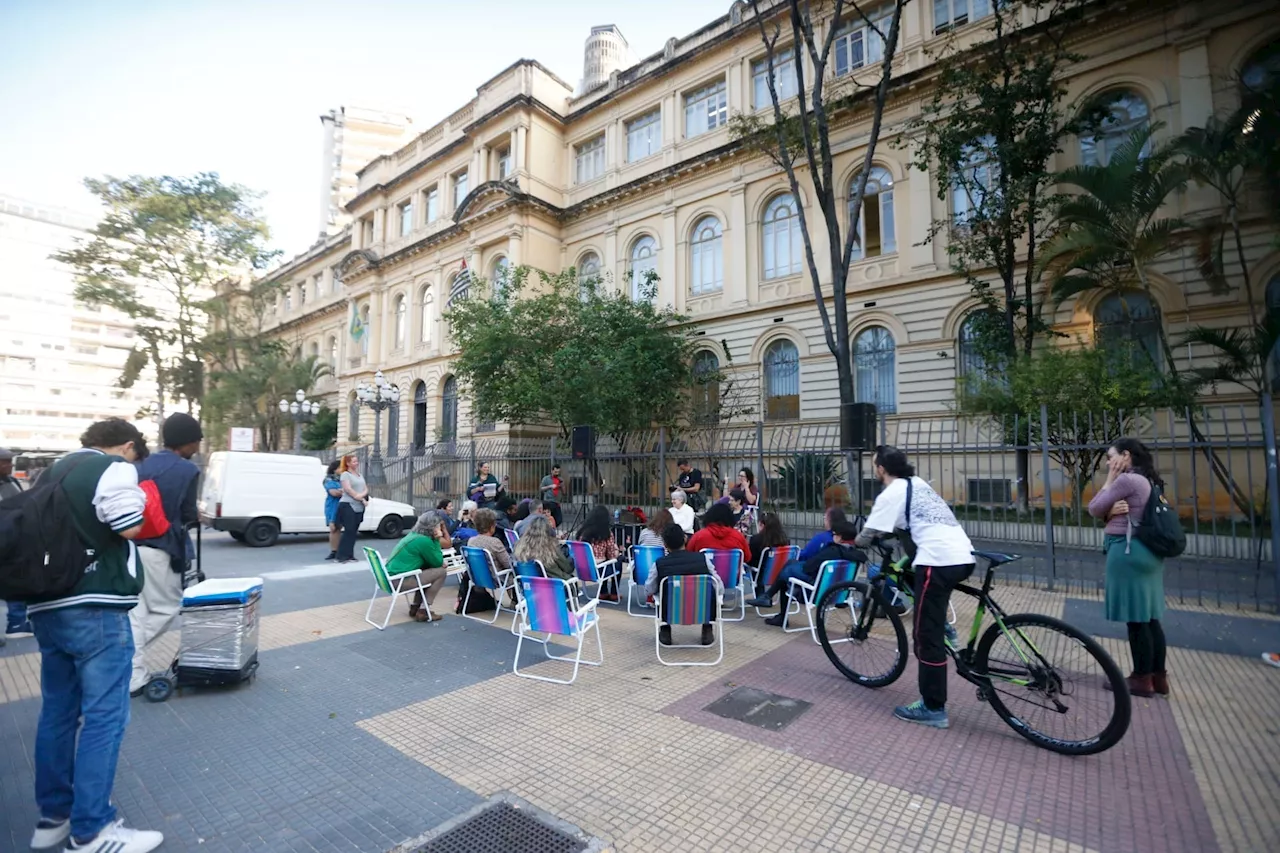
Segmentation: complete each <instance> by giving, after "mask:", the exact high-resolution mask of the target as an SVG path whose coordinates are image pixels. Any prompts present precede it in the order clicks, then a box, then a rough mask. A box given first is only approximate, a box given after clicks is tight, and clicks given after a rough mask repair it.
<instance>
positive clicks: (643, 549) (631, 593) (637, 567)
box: [627, 545, 666, 618]
mask: <svg viewBox="0 0 1280 853" xmlns="http://www.w3.org/2000/svg"><path fill="white" fill-rule="evenodd" d="M665 553H666V549H664V548H663V547H662V546H661V545H632V546H631V583H630V585H629V586H628V587H627V615H628V616H646V617H649V618H653V616H654V613H652V612H649V613H634V612H632V610H631V604H632V602H633V601H634V599H635V589H636V587H637V586H639V587H640V589H641V595H643V594H644V587H645V585H646V584H647V583H649V578H650V577H651V576H652V575H653V573H654V572H656V571H657V570H658V569H657V566H656V563H657V562H658V560H659V559H661V558H662V556H663V554H665ZM640 606H641V607H643V608H645V609H646V610H649V611H652V610H653V605H651V604H644V603H641V605H640Z"/></svg>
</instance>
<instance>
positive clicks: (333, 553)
mask: <svg viewBox="0 0 1280 853" xmlns="http://www.w3.org/2000/svg"><path fill="white" fill-rule="evenodd" d="M336 559H338V552H337V551H330V552H329V556H327V557H325V560H336Z"/></svg>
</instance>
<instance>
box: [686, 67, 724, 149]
mask: <svg viewBox="0 0 1280 853" xmlns="http://www.w3.org/2000/svg"><path fill="white" fill-rule="evenodd" d="M728 121H729V95H728V92H727V90H726V89H725V85H724V81H723V80H721V81H720V82H718V83H712V84H711V85H710V86H703V87H702V88H701V89H696V90H694V91H692V92H689V93H688V94H687V95H685V96H684V137H685V139H693V138H694V137H695V136H701V135H702V134H704V133H706V132H707V131H710V130H715V129H716V128H717V127H722V126H723V125H725V124H726V123H727V122H728Z"/></svg>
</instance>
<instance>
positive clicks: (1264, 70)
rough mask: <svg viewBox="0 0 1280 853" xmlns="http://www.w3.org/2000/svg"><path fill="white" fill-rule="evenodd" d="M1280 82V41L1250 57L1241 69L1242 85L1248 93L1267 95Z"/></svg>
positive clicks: (1268, 45) (1266, 46)
mask: <svg viewBox="0 0 1280 853" xmlns="http://www.w3.org/2000/svg"><path fill="white" fill-rule="evenodd" d="M1277 82H1280V41H1273V42H1271V43H1270V44H1267V45H1265V46H1264V47H1262V49H1261V50H1259V51H1258V52H1256V53H1255V54H1253V56H1251V57H1249V61H1248V62H1246V63H1245V64H1244V67H1243V68H1241V69H1240V85H1241V86H1243V87H1244V88H1245V89H1246V90H1247V91H1249V92H1253V93H1257V94H1265V93H1266V92H1268V91H1270V90H1271V89H1272V87H1274V86H1275V85H1276V83H1277Z"/></svg>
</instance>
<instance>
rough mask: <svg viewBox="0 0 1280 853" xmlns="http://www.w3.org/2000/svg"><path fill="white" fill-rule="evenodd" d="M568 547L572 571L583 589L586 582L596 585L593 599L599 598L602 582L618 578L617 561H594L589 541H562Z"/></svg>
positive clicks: (612, 602) (613, 602)
mask: <svg viewBox="0 0 1280 853" xmlns="http://www.w3.org/2000/svg"><path fill="white" fill-rule="evenodd" d="M564 545H565V547H566V548H567V549H569V561H570V562H571V563H573V571H574V573H575V574H577V576H578V580H579V581H581V583H582V586H583V588H584V589H585V588H586V586H587V584H595V585H596V594H595V600H596V601H599V600H600V591H601V590H603V589H604V582H605V581H607V580H610V579H613V580H619V579H620V578H619V574H618V561H617V560H605V561H604V562H603V563H597V562H596V553H595V551H592V550H591V543H589V542H582V541H579V540H577V539H570V540H569V541H568V542H565V543H564ZM621 601H622V599H621V598H619V599H618V601H609V602H605V603H606V604H613V605H618V604H620V603H621Z"/></svg>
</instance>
